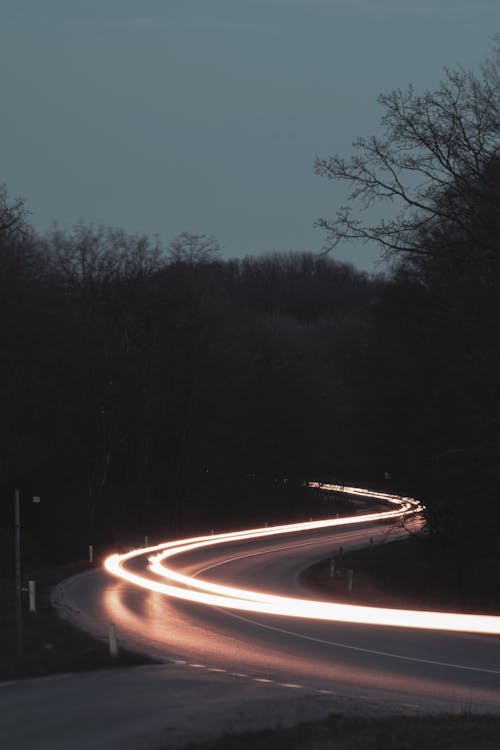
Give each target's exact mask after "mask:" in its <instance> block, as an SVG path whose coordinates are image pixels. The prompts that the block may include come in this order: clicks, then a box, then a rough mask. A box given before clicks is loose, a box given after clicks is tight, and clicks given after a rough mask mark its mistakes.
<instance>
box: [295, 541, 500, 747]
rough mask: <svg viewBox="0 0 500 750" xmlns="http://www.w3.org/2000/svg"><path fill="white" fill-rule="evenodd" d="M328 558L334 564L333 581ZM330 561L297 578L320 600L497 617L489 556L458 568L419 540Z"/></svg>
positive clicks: (497, 573) (499, 567)
mask: <svg viewBox="0 0 500 750" xmlns="http://www.w3.org/2000/svg"><path fill="white" fill-rule="evenodd" d="M388 531H389V532H390V529H388ZM331 558H334V559H335V565H334V575H333V577H332V575H331V566H330V560H331ZM331 558H328V559H324V560H322V561H321V562H318V563H316V564H314V565H312V566H311V567H309V568H307V569H306V570H305V571H303V573H302V575H301V580H302V582H303V583H304V584H305V585H306V586H307V587H308V588H309V589H311V590H313V591H315V592H317V593H318V594H320V595H321V597H322V598H326V599H334V600H336V601H345V602H347V601H349V602H352V603H356V604H368V605H378V606H384V607H391V606H394V607H400V608H409V609H423V610H425V609H436V610H440V611H448V612H451V611H454V612H473V613H481V614H492V615H498V614H500V597H499V593H498V592H499V589H498V580H499V578H500V561H499V560H497V559H495V556H494V554H493V553H488V552H485V553H484V554H483V556H481V557H468V556H467V551H466V550H464V552H463V558H462V559H461V560H460V562H459V563H457V561H456V560H455V559H453V558H450V557H446V556H443V555H442V554H441V555H438V554H437V553H436V551H435V550H433V548H432V545H431V540H430V539H429V538H428V537H425V536H421V535H418V536H410V537H408V538H407V539H403V540H400V541H394V542H391V541H387V542H386V543H384V544H373V545H372V546H370V547H366V548H364V549H360V550H357V551H354V552H350V553H348V554H339V549H338V548H337V549H332V555H331ZM349 570H352V571H353V579H352V591H351V592H349V591H348V585H347V584H348V575H347V574H348V571H349ZM499 746H500V739H499Z"/></svg>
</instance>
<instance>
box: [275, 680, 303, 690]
mask: <svg viewBox="0 0 500 750" xmlns="http://www.w3.org/2000/svg"><path fill="white" fill-rule="evenodd" d="M278 685H279V686H280V687H286V688H294V689H302V688H303V687H304V686H303V685H297V683H295V682H278Z"/></svg>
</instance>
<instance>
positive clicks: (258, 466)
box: [0, 57, 500, 572]
mask: <svg viewBox="0 0 500 750" xmlns="http://www.w3.org/2000/svg"><path fill="white" fill-rule="evenodd" d="M498 71H499V66H498V58H496V57H495V58H493V59H492V60H491V61H490V62H489V64H488V65H487V66H485V68H484V69H483V71H482V74H481V76H480V77H479V78H478V77H474V76H473V75H472V74H469V73H465V72H463V71H458V72H455V73H453V72H452V73H449V74H448V78H447V79H446V80H445V82H444V83H442V84H441V86H440V88H439V89H437V91H436V92H433V93H430V94H428V95H427V98H426V97H419V96H417V95H416V94H415V93H414V92H413V91H412V90H411V89H410V90H409V91H408V92H405V93H402V92H393V94H391V95H390V96H386V97H382V98H381V100H382V104H383V105H384V107H385V111H386V115H385V120H384V122H385V126H386V128H387V138H386V139H385V140H384V139H381V140H377V139H376V138H373V139H368V140H361V141H359V142H358V148H359V153H358V154H357V155H356V156H355V157H353V160H352V162H350V163H348V162H346V161H344V160H343V159H340V158H339V157H330V158H328V159H323V160H318V162H317V165H316V168H317V171H318V173H319V174H322V175H323V176H325V177H327V178H328V179H337V178H340V179H344V180H350V181H351V182H352V183H353V186H354V187H353V190H354V192H353V197H354V198H360V199H361V200H362V201H364V202H365V203H366V204H367V205H369V204H371V203H372V202H373V201H374V200H378V199H384V200H386V199H387V198H389V200H391V199H393V198H398V199H399V200H400V201H401V202H402V203H403V213H401V214H400V215H399V216H397V217H396V218H394V219H391V220H390V221H389V220H387V221H385V222H382V223H381V224H379V225H377V226H373V227H370V226H365V225H363V224H362V223H361V222H360V220H357V219H353V218H352V216H351V214H350V213H349V210H350V209H349V210H346V211H345V212H344V213H343V212H342V211H340V212H339V213H338V215H337V219H336V221H335V222H330V221H327V220H322V222H321V224H322V226H323V227H324V228H325V230H326V232H327V236H328V238H329V242H330V245H331V247H333V246H334V245H335V244H336V242H337V241H338V240H339V239H357V240H359V239H362V240H368V241H376V242H379V243H380V244H381V245H382V248H383V249H384V250H385V252H386V256H387V257H388V259H389V261H390V264H388V265H387V266H386V267H385V268H386V270H385V272H384V273H383V274H380V275H368V274H366V273H363V272H361V271H359V270H356V269H355V268H354V267H353V266H351V265H348V264H345V263H340V262H338V261H336V260H335V259H334V256H333V255H332V254H331V253H328V252H325V253H322V254H313V253H308V252H304V253H296V254H275V255H269V256H264V257H248V258H245V259H241V260H225V259H223V258H222V257H221V254H220V251H219V248H218V245H217V242H216V240H215V239H214V238H212V237H207V236H203V235H193V234H190V233H188V232H185V233H183V234H182V235H180V236H179V237H177V238H176V239H175V240H174V241H173V242H171V243H170V245H168V246H163V245H162V244H161V243H160V242H159V241H158V240H156V239H154V238H151V237H148V236H135V235H128V234H126V233H124V232H122V231H118V230H112V229H107V228H102V227H94V226H91V225H85V224H81V225H78V226H76V227H75V228H73V229H72V230H70V231H62V230H59V229H54V230H53V231H51V232H49V233H45V234H40V233H39V232H37V231H35V230H34V229H33V228H32V227H31V226H30V224H29V214H28V213H27V211H26V208H25V206H24V203H23V201H22V200H16V199H14V198H12V197H11V196H9V193H8V191H7V189H6V188H5V187H4V188H2V190H1V192H0V400H1V422H0V496H1V498H2V504H1V514H0V537H1V541H2V544H1V549H2V554H1V564H2V569H3V570H4V571H5V572H8V571H10V570H11V569H12V555H13V553H12V546H13V542H12V526H13V497H14V489H15V488H16V487H19V488H20V490H21V498H22V514H23V538H24V539H25V540H26V544H24V547H23V554H24V555H25V556H26V559H27V560H28V561H29V562H30V563H31V564H37V565H41V564H49V563H53V562H59V561H63V560H69V559H75V558H78V557H84V556H85V552H86V548H87V545H88V544H89V543H93V544H94V545H97V546H99V545H101V546H102V547H104V546H108V547H109V546H110V545H113V544H114V543H117V542H118V541H119V540H120V539H122V538H123V537H124V535H126V534H128V535H132V534H134V533H135V534H137V535H140V534H146V533H147V534H152V533H154V531H155V530H161V531H162V532H163V533H167V532H169V533H174V532H177V531H183V530H190V531H195V530H207V529H209V528H210V527H214V526H215V527H217V528H224V527H226V526H227V525H240V524H244V523H252V522H255V523H262V522H263V520H264V519H267V518H269V519H271V520H272V518H273V514H274V515H275V516H276V517H278V516H279V517H284V516H286V515H287V514H289V515H290V517H291V516H293V515H294V514H297V513H301V514H302V515H303V516H308V515H309V511H308V506H307V498H306V497H304V494H303V493H302V492H301V491H300V485H301V483H302V482H303V481H304V480H305V479H316V478H319V479H324V480H326V479H335V480H336V481H338V482H346V483H347V482H352V481H355V482H358V483H362V482H368V483H370V484H373V485H384V483H385V485H386V486H388V487H391V488H394V490H395V491H404V492H407V493H413V494H416V495H418V496H419V497H420V498H421V499H422V500H423V502H424V503H426V505H427V511H426V513H427V517H428V522H429V530H430V532H431V534H432V535H433V537H434V538H435V539H436V540H437V541H438V543H439V544H438V547H439V549H440V550H445V551H446V553H447V554H451V555H456V557H457V559H458V558H460V557H461V556H463V550H464V548H466V549H467V550H468V554H480V551H481V549H482V548H483V546H484V545H485V544H490V543H491V542H494V543H495V544H496V542H497V539H498V535H499V534H500V507H499V501H498V486H499V480H500V476H499V474H500V438H499V421H500V378H499V377H498V373H499V371H500V345H499V342H500V294H499V290H500V285H499V284H500V240H499V237H500V232H499V230H500V161H499V149H500V116H499V112H500V93H499V92H500V87H499V85H498ZM495 75H496V79H495ZM495 87H496V88H495ZM460 97H461V98H460ZM486 98H488V101H486ZM445 115H447V116H445ZM405 128H406V129H405ZM412 138H413V141H412ZM377 159H378V162H377ZM377 169H378V171H376V170H377ZM419 170H420V172H419V178H422V179H420V181H419V180H418V179H417V180H415V179H412V180H410V182H409V187H408V188H405V187H404V184H403V173H404V171H406V172H411V173H412V174H413V176H415V174H416V173H417V172H418V171H419ZM387 475H390V477H391V478H390V479H388V478H386V477H387ZM32 496H40V497H41V502H40V504H36V505H34V504H32V503H31V497H32ZM172 530H174V532H172Z"/></svg>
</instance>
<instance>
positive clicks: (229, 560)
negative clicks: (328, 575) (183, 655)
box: [191, 529, 373, 578]
mask: <svg viewBox="0 0 500 750" xmlns="http://www.w3.org/2000/svg"><path fill="white" fill-rule="evenodd" d="M363 536H367V537H369V533H368V532H367V531H366V530H365V529H363V530H362V531H353V532H351V533H350V534H344V535H343V536H341V537H338V536H335V537H332V538H331V539H325V542H335V543H338V542H343V543H344V544H345V543H346V542H349V541H353V540H354V539H356V538H358V537H363ZM372 536H373V534H372ZM310 546H318V539H314V540H313V539H310V540H309V541H307V542H296V543H295V544H287V545H282V546H280V547H273V548H272V549H269V548H267V549H264V550H259V551H258V552H247V553H245V554H244V555H237V556H236V557H228V558H226V559H224V560H219V561H218V562H216V563H212V564H211V565H207V566H206V567H205V568H201V569H200V570H197V571H196V573H193V574H192V576H191V577H192V578H196V577H197V576H199V575H201V574H202V573H206V572H207V570H213V569H214V568H218V567H220V566H222V565H226V564H228V563H232V562H236V561H237V560H244V559H246V558H247V557H258V556H259V555H267V554H272V553H274V552H284V551H285V550H290V549H297V548H299V547H310ZM325 554H326V553H325ZM332 556H333V557H335V555H333V553H332Z"/></svg>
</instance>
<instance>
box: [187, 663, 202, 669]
mask: <svg viewBox="0 0 500 750" xmlns="http://www.w3.org/2000/svg"><path fill="white" fill-rule="evenodd" d="M188 667H193V669H206V668H207V665H206V664H188Z"/></svg>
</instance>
